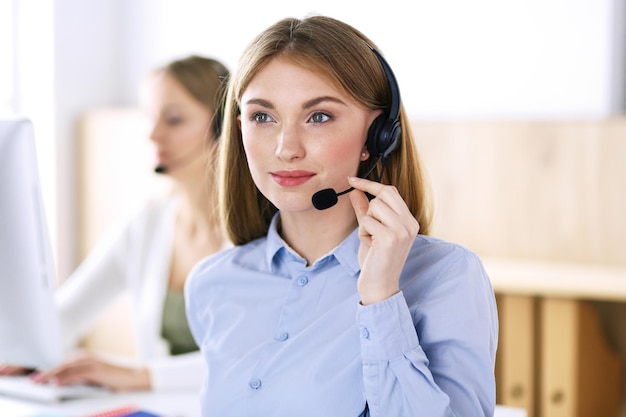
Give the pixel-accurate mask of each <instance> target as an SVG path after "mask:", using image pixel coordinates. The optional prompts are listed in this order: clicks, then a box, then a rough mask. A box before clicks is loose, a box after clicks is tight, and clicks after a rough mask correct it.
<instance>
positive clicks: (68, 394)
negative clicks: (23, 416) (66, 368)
mask: <svg viewBox="0 0 626 417" xmlns="http://www.w3.org/2000/svg"><path fill="white" fill-rule="evenodd" d="M111 393H112V391H111V390H109V389H107V388H102V387H96V386H93V385H86V384H84V385H82V384H79V385H66V386H57V385H54V384H37V383H35V382H33V381H32V380H31V379H30V378H29V377H28V376H25V375H19V376H0V395H3V396H8V397H15V398H22V399H25V400H31V401H39V402H47V403H50V402H55V401H63V400H71V399H79V398H96V397H103V396H107V395H111Z"/></svg>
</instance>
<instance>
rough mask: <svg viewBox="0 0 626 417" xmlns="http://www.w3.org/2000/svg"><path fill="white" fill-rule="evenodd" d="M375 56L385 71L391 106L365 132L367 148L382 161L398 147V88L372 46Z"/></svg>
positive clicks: (383, 59) (399, 129)
mask: <svg viewBox="0 0 626 417" xmlns="http://www.w3.org/2000/svg"><path fill="white" fill-rule="evenodd" d="M370 49H371V50H372V52H373V53H374V55H376V58H378V60H379V61H380V64H381V65H382V67H383V70H384V71H385V76H386V77H387V82H388V83H389V91H390V93H391V107H390V108H389V111H388V112H384V113H383V114H381V115H380V116H378V117H377V118H376V119H374V121H373V122H372V125H371V126H370V128H369V130H368V132H367V150H368V151H369V153H370V154H372V155H373V156H375V157H380V158H381V159H382V160H383V161H384V160H386V159H387V157H388V156H389V155H390V154H391V153H392V152H393V151H394V150H395V149H396V148H397V147H398V145H399V144H400V136H401V133H402V129H401V127H400V120H399V118H400V89H399V88H398V82H397V81H396V77H395V75H394V74H393V71H392V70H391V67H390V66H389V64H388V63H387V61H386V60H385V58H383V56H382V55H381V54H380V53H379V52H378V51H377V50H376V49H374V48H371V47H370Z"/></svg>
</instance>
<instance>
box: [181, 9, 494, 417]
mask: <svg viewBox="0 0 626 417" xmlns="http://www.w3.org/2000/svg"><path fill="white" fill-rule="evenodd" d="M373 45H374V44H373V43H372V42H371V41H370V40H369V39H367V38H366V37H365V36H364V35H363V34H362V33H360V32H359V31H357V30H356V29H354V28H352V27H351V26H349V25H347V24H345V23H342V22H340V21H337V20H334V19H332V18H328V17H323V16H313V17H309V18H306V19H304V20H298V19H284V20H281V21H279V22H277V23H276V24H274V25H273V26H271V27H269V28H268V29H266V30H265V31H264V32H262V33H261V34H260V35H259V36H258V37H257V38H256V39H254V41H253V42H252V43H251V44H250V45H249V46H248V48H247V49H246V50H245V52H244V54H243V56H242V58H241V60H240V62H239V66H238V69H237V71H236V73H235V74H234V75H233V78H232V80H231V83H230V86H229V92H228V97H227V102H226V111H225V123H224V129H225V130H224V136H223V142H222V143H221V149H220V163H219V166H220V167H219V175H220V183H219V201H220V210H221V213H222V217H223V221H224V225H225V228H226V230H227V232H228V235H229V237H230V238H231V239H232V241H233V242H234V243H235V245H236V246H235V247H233V248H231V249H228V250H226V251H224V252H221V253H219V254H216V255H214V256H212V257H210V258H208V259H207V260H204V261H202V262H201V263H200V264H198V265H197V266H196V267H194V269H193V270H192V272H191V274H190V277H189V279H188V281H187V284H186V288H185V294H186V299H187V314H188V319H189V323H190V327H191V330H192V333H193V334H194V337H195V339H196V341H197V343H198V345H199V346H200V348H201V350H202V352H203V355H204V358H205V360H206V361H207V363H208V374H207V379H206V382H205V385H204V389H203V395H202V408H203V416H204V417H209V416H220V415H228V416H233V417H236V416H251V415H255V416H256V415H277V416H283V415H298V416H314V415H315V416H318V415H323V416H359V415H365V414H368V413H369V415H371V416H384V417H390V416H428V417H436V416H453V415H462V416H488V415H489V416H490V415H492V414H493V411H494V407H495V381H494V374H493V370H494V369H493V368H494V361H495V351H496V345H497V314H496V306H495V299H494V294H493V290H492V288H491V285H490V281H489V278H488V277H487V275H486V273H485V271H484V269H483V266H482V264H481V262H480V260H479V259H478V257H477V256H476V255H475V254H474V253H472V252H471V251H469V250H468V249H466V248H464V247H462V246H459V245H456V244H453V243H449V242H444V241H441V240H438V239H435V238H432V237H428V236H426V235H427V233H428V232H429V225H430V209H429V206H428V198H427V193H426V184H425V180H424V175H423V173H422V171H421V168H420V164H419V158H418V154H417V151H416V149H415V145H414V142H413V138H412V135H411V132H410V128H409V125H408V121H407V118H406V115H405V112H404V110H403V108H402V106H401V104H400V103H399V100H400V99H399V91H397V86H396V84H395V80H394V78H393V73H392V72H391V70H390V69H389V68H386V63H385V61H384V59H382V57H380V56H379V54H377V53H376V51H375V50H373V49H372V47H373ZM372 126H373V127H372ZM381 144H382V145H381ZM235 167H236V168H235ZM370 170H372V171H373V174H374V175H373V178H375V179H381V182H377V181H373V180H369V179H365V178H359V177H357V175H360V176H361V177H366V176H367V173H368V171H370ZM329 187H330V188H331V189H333V190H346V192H345V193H344V192H343V191H342V192H340V193H337V192H330V194H331V195H330V196H329V195H328V194H329V193H328V192H326V191H324V192H322V193H321V194H320V193H319V191H320V190H324V189H328V188H329ZM351 187H354V190H353V191H351V192H350V189H351ZM344 194H348V196H345V195H344ZM368 194H369V196H368ZM320 195H321V196H322V197H321V198H320ZM312 196H315V197H313V199H312ZM335 196H336V197H337V201H336V202H335V201H333V200H334V198H333V197H335ZM368 197H369V198H368ZM370 199H371V200H370ZM313 200H315V202H314V201H313ZM320 200H321V201H320ZM333 203H334V205H333ZM316 207H318V208H316ZM418 233H419V234H418Z"/></svg>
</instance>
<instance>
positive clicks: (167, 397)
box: [0, 391, 200, 417]
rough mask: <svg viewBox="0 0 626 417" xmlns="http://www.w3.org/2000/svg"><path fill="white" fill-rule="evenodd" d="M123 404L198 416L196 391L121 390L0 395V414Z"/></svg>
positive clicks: (75, 415)
mask: <svg viewBox="0 0 626 417" xmlns="http://www.w3.org/2000/svg"><path fill="white" fill-rule="evenodd" d="M127 405H136V406H138V407H139V408H141V409H144V410H147V411H152V412H154V413H156V414H158V415H160V416H161V415H162V416H166V417H200V401H199V394H198V392H196V391H192V392H191V391H169V392H158V393H157V392H139V393H123V394H115V395H112V396H110V397H106V398H94V399H80V400H70V401H62V402H57V403H50V404H48V403H37V402H31V401H23V400H19V399H14V398H8V397H3V396H0V416H2V417H31V416H36V415H38V413H44V412H46V413H49V414H51V415H54V416H55V417H56V416H57V415H58V416H59V417H61V416H62V417H66V416H67V417H83V416H85V415H89V414H93V413H96V412H101V411H107V410H111V409H115V408H117V407H123V406H127Z"/></svg>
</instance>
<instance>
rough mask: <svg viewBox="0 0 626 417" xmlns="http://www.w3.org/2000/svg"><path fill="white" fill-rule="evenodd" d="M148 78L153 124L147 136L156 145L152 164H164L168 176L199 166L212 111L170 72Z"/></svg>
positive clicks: (208, 132) (149, 109) (150, 112)
mask: <svg viewBox="0 0 626 417" xmlns="http://www.w3.org/2000/svg"><path fill="white" fill-rule="evenodd" d="M152 81H153V82H152V83H151V84H150V86H149V91H148V97H147V101H148V105H147V107H148V113H149V115H150V118H151V120H152V123H153V124H152V126H153V127H152V130H151V133H150V139H151V140H152V141H153V142H154V144H155V145H156V154H157V155H156V157H157V161H156V164H157V165H163V166H165V167H167V172H166V173H167V174H169V175H173V174H174V173H180V172H185V171H189V169H190V167H191V166H201V165H202V161H203V158H202V155H203V151H204V148H205V144H206V138H207V134H210V128H211V119H212V112H211V111H210V110H209V109H207V108H206V107H205V106H204V105H202V104H201V103H199V102H198V101H197V100H196V99H195V98H194V97H192V96H191V94H189V92H188V91H187V90H186V89H185V88H184V87H183V86H182V85H181V84H180V83H179V82H178V81H177V80H176V79H175V78H174V77H172V76H171V75H169V74H167V73H160V74H158V75H156V76H155V77H154V79H153V80H152Z"/></svg>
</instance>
